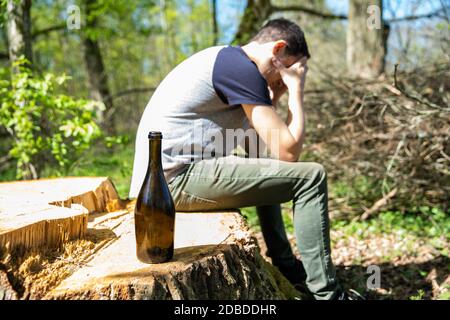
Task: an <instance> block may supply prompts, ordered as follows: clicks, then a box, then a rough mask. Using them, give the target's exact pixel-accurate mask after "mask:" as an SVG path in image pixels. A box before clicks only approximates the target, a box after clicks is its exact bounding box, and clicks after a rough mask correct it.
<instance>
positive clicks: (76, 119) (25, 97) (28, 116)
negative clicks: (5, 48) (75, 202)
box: [0, 59, 103, 178]
mask: <svg viewBox="0 0 450 320" xmlns="http://www.w3.org/2000/svg"><path fill="white" fill-rule="evenodd" d="M24 63H25V60H24V59H21V60H19V61H18V62H17V63H16V64H15V66H14V67H16V68H18V70H19V71H18V72H16V73H12V74H9V73H8V70H5V69H3V70H2V71H1V81H0V100H1V109H0V126H2V127H4V128H5V129H6V131H7V132H8V133H9V134H10V136H11V138H12V139H11V140H10V144H11V145H10V150H9V155H10V156H11V157H12V158H14V159H15V160H17V172H16V175H17V178H29V177H36V176H38V175H39V173H40V171H41V170H42V169H43V168H44V167H46V166H53V165H56V166H57V167H56V169H55V170H56V172H58V173H61V174H65V173H67V172H68V171H69V170H70V168H71V166H72V165H73V164H74V163H75V162H76V161H77V160H78V159H79V158H80V157H81V155H82V154H83V152H84V151H85V150H86V149H88V148H89V147H90V146H91V145H92V144H93V143H94V142H95V141H96V140H97V139H99V138H100V137H101V136H102V133H101V130H100V128H99V127H98V126H97V124H96V123H95V118H96V112H97V111H98V110H100V109H101V108H103V106H102V105H101V104H100V103H98V102H94V101H90V100H83V99H80V100H76V99H74V98H72V97H70V96H67V95H64V94H59V93H58V92H57V90H58V89H59V88H60V87H61V86H62V85H63V84H64V83H65V82H66V81H67V79H68V77H67V76H65V75H61V76H55V75H54V74H51V73H47V74H45V75H43V76H40V75H38V74H37V73H36V72H33V71H32V70H30V69H29V68H27V67H25V66H24Z"/></svg>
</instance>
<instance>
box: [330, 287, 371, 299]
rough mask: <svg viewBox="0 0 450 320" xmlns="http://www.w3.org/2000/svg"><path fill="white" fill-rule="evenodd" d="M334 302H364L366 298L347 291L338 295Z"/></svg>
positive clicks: (350, 290)
mask: <svg viewBox="0 0 450 320" xmlns="http://www.w3.org/2000/svg"><path fill="white" fill-rule="evenodd" d="M334 300H366V298H364V296H363V295H361V294H360V293H359V292H357V291H356V290H353V289H349V290H347V291H341V292H340V293H338V294H337V295H336V297H335V298H334Z"/></svg>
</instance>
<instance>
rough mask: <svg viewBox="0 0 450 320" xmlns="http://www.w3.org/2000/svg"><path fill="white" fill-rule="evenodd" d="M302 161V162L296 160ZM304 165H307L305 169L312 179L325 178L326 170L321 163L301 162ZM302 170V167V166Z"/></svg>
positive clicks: (320, 179)
mask: <svg viewBox="0 0 450 320" xmlns="http://www.w3.org/2000/svg"><path fill="white" fill-rule="evenodd" d="M298 163H302V162H298ZM303 164H304V165H306V166H307V168H308V169H307V171H308V173H309V176H310V178H311V179H313V180H319V181H322V180H326V179H327V171H326V169H325V167H324V166H323V165H321V164H320V163H317V162H303ZM303 170H304V168H303Z"/></svg>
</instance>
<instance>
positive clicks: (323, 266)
mask: <svg viewBox="0 0 450 320" xmlns="http://www.w3.org/2000/svg"><path fill="white" fill-rule="evenodd" d="M250 161H254V162H250ZM169 187H170V189H171V191H172V195H173V198H174V201H175V206H176V208H177V210H180V211H200V210H221V209H230V208H241V207H248V206H267V205H275V204H280V203H284V202H288V201H290V200H293V202H294V228H295V234H296V238H297V246H298V248H299V251H300V254H301V255H302V261H303V265H304V267H305V270H306V273H307V285H308V288H309V290H310V291H311V292H312V293H313V294H314V295H315V297H316V299H331V298H333V297H334V296H335V295H336V294H337V292H338V290H339V285H338V283H337V280H336V276H335V270H334V266H333V264H332V261H331V252H330V239H329V223H328V207H327V202H328V199H327V181H326V174H325V171H324V169H323V167H322V166H321V165H319V164H317V163H312V162H284V161H278V160H273V159H246V158H240V157H234V156H230V157H225V158H218V159H208V160H202V161H200V162H197V163H194V164H191V165H190V166H189V168H188V170H187V171H185V172H184V173H183V174H181V175H179V176H177V177H176V178H175V180H174V181H173V182H172V183H171V184H170V185H169Z"/></svg>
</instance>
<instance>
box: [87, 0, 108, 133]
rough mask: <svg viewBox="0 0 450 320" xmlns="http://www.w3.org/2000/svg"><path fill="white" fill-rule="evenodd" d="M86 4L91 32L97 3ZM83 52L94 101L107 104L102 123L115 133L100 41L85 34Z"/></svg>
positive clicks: (95, 16) (101, 119)
mask: <svg viewBox="0 0 450 320" xmlns="http://www.w3.org/2000/svg"><path fill="white" fill-rule="evenodd" d="M84 4H85V8H86V29H87V31H88V32H90V31H92V30H94V29H95V28H96V26H97V13H95V12H94V11H95V6H96V4H97V3H96V1H94V0H85V1H84ZM83 51H84V61H85V64H86V71H87V73H88V77H89V91H90V96H91V98H92V99H94V100H97V101H101V102H103V103H104V104H105V107H106V110H105V112H104V113H102V114H100V122H101V123H102V125H103V127H105V128H106V129H107V130H109V131H110V132H112V131H114V130H113V128H114V123H113V120H112V114H111V113H112V112H113V103H112V100H111V91H110V90H109V86H108V76H107V74H106V70H105V66H104V63H103V57H102V54H101V50H100V45H99V43H98V40H97V39H96V38H95V37H93V36H91V35H89V34H86V33H85V34H84V36H83Z"/></svg>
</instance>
